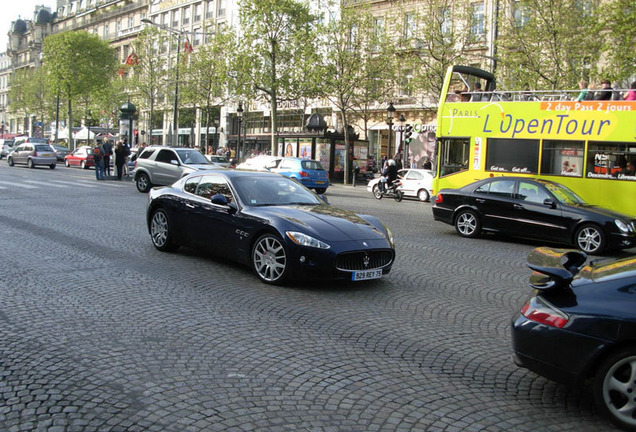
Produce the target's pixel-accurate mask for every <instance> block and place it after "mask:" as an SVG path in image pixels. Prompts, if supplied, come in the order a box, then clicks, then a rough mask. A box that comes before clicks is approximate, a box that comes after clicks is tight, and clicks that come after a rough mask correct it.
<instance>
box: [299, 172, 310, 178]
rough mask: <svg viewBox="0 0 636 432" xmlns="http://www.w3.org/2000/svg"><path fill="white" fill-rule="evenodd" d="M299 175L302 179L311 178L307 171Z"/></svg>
mask: <svg viewBox="0 0 636 432" xmlns="http://www.w3.org/2000/svg"><path fill="white" fill-rule="evenodd" d="M298 174H300V176H301V177H309V173H308V172H307V171H301V172H299V173H298Z"/></svg>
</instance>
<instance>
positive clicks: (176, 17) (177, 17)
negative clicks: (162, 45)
mask: <svg viewBox="0 0 636 432" xmlns="http://www.w3.org/2000/svg"><path fill="white" fill-rule="evenodd" d="M180 17H181V11H180V10H176V11H174V12H173V15H172V27H175V28H178V27H179V20H180Z"/></svg>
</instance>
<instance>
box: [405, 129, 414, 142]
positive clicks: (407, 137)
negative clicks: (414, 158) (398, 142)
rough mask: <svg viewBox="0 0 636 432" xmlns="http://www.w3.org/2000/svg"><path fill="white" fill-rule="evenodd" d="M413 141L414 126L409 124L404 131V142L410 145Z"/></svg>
mask: <svg viewBox="0 0 636 432" xmlns="http://www.w3.org/2000/svg"><path fill="white" fill-rule="evenodd" d="M412 139H413V125H410V124H407V125H406V129H405V130H404V142H405V143H406V144H409V143H410V142H411V140H412Z"/></svg>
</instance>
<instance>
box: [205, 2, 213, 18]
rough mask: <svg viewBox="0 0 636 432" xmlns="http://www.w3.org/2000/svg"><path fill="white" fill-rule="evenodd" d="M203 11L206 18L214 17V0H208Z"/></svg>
mask: <svg viewBox="0 0 636 432" xmlns="http://www.w3.org/2000/svg"><path fill="white" fill-rule="evenodd" d="M205 11H206V12H205V17H206V18H214V0H210V1H208V2H207V3H206V7H205Z"/></svg>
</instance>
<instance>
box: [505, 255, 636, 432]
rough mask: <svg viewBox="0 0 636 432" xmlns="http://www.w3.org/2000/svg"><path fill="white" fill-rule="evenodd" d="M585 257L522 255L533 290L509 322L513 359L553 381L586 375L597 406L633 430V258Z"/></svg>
mask: <svg viewBox="0 0 636 432" xmlns="http://www.w3.org/2000/svg"><path fill="white" fill-rule="evenodd" d="M586 258H587V257H586V254H585V253H583V252H580V251H575V250H569V251H568V250H562V249H550V248H538V249H535V250H534V251H533V252H531V253H530V254H529V255H528V266H529V267H530V268H531V269H533V270H534V273H533V274H532V276H531V277H530V285H531V286H532V287H533V288H535V290H536V291H535V292H534V294H533V295H532V297H530V299H529V300H528V301H527V302H526V303H525V304H524V305H523V307H522V308H521V313H519V314H517V315H516V316H515V317H514V318H513V321H512V343H513V347H514V353H515V362H516V363H517V364H518V365H519V366H523V367H526V368H528V369H530V370H531V371H533V372H535V373H538V374H539V375H542V376H545V377H546V378H549V379H552V380H554V381H558V382H563V383H566V384H583V383H586V382H591V383H592V386H593V393H594V399H595V401H596V403H597V405H598V406H599V408H600V409H601V410H602V411H603V413H604V414H605V415H607V416H609V418H610V419H611V420H613V421H614V422H615V423H617V424H618V425H620V426H622V427H623V428H626V429H629V430H636V257H634V256H632V257H630V258H625V259H620V260H605V261H603V262H598V263H595V262H590V263H589V264H588V265H586V266H584V264H585V261H586ZM588 380H590V381H588Z"/></svg>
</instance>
